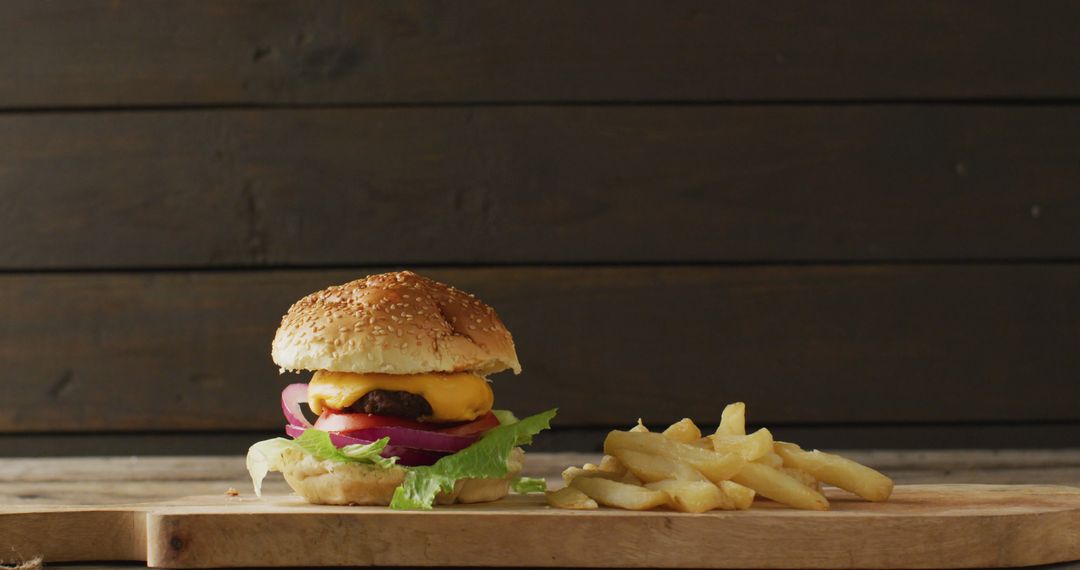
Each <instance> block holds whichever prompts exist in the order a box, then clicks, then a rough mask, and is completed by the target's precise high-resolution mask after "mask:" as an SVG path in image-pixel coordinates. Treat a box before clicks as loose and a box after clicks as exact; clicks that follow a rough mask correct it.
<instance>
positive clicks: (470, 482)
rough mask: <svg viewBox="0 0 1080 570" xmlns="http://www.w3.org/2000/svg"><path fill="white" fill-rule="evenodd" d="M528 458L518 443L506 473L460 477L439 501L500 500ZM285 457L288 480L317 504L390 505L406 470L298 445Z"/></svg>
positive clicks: (439, 496) (447, 502)
mask: <svg viewBox="0 0 1080 570" xmlns="http://www.w3.org/2000/svg"><path fill="white" fill-rule="evenodd" d="M524 458H525V452H524V451H522V449H521V448H520V447H515V448H514V449H513V450H512V451H511V453H510V459H509V460H508V461H507V467H508V468H509V472H508V473H507V474H506V476H505V477H502V478H500V479H464V480H461V481H458V482H457V484H456V485H455V486H454V491H453V493H440V494H439V495H437V496H436V497H435V501H436V503H438V504H440V505H449V504H452V503H484V502H488V501H497V500H499V499H501V498H503V497H505V496H506V495H507V494H508V493H509V492H510V482H511V481H512V480H513V479H514V478H515V477H517V476H518V474H520V473H521V465H522V461H523V460H524ZM281 459H282V466H281V473H282V474H283V475H284V476H285V481H286V482H288V484H289V486H290V487H292V489H293V491H296V493H297V494H298V495H300V496H301V497H303V498H304V500H306V501H307V502H309V503H312V504H316V505H376V506H378V505H381V506H386V505H389V504H390V500H391V499H393V497H394V490H395V489H397V487H398V486H400V485H401V483H402V482H403V481H404V480H405V473H406V470H405V469H403V468H401V467H392V468H390V469H383V468H381V467H376V466H373V465H365V464H361V463H338V462H333V461H319V460H317V459H315V458H314V457H311V456H310V455H308V454H306V453H303V452H300V451H298V450H294V449H290V450H286V451H285V453H284V454H283V455H282V458H281Z"/></svg>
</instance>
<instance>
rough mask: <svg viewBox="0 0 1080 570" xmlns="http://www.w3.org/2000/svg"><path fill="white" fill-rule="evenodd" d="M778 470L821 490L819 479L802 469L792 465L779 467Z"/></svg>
mask: <svg viewBox="0 0 1080 570" xmlns="http://www.w3.org/2000/svg"><path fill="white" fill-rule="evenodd" d="M779 469H780V471H783V472H784V473H787V474H788V475H790V476H791V478H792V479H794V480H796V481H798V482H800V483H802V484H803V485H806V486H807V487H810V488H811V489H813V490H815V491H817V492H819V493H820V492H821V481H818V480H817V479H816V478H815V477H814V476H813V475H811V474H809V473H807V472H806V471H803V470H802V469H796V468H794V467H779Z"/></svg>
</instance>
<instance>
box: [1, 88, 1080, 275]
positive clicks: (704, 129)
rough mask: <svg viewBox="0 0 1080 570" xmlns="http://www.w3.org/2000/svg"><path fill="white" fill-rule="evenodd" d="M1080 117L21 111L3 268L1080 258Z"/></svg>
mask: <svg viewBox="0 0 1080 570" xmlns="http://www.w3.org/2000/svg"><path fill="white" fill-rule="evenodd" d="M1078 155H1080V108H1076V107H1047V108H1029V107H963V108H957V107H909V106H871V107H832V106H796V107H775V106H766V107H753V106H751V107H711V106H701V107H698V106H691V107H633V106H629V107H608V108H597V107H528V108H517V107H514V108H505V107H503V108H410V109H352V110H341V109H336V110H335V109H330V110H303V111H223V112H208V111H200V112H138V113H89V114H78V113H76V114H33V115H25V116H23V115H15V116H0V268H3V269H46V268H47V269H65V268H101V267H109V268H123V267H131V268H144V267H186V268H201V267H219V266H228V267H234V266H267V265H270V266H279V267H280V266H311V265H373V264H394V263H410V264H417V263H428V264H440V263H455V264H457V263H461V264H465V263H553V262H554V263H561V262H574V263H579V262H635V263H641V262H663V263H669V262H676V261H677V262H715V261H761V260H775V261H780V260H852V259H856V260H884V259H899V260H907V259H984V260H985V259H1060V258H1068V259H1077V258H1080V239H1077V233H1076V228H1077V227H1080V193H1078V192H1076V188H1077V187H1078V186H1080V161H1078V160H1077V159H1076V158H1077V156H1078Z"/></svg>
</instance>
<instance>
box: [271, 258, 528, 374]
mask: <svg viewBox="0 0 1080 570" xmlns="http://www.w3.org/2000/svg"><path fill="white" fill-rule="evenodd" d="M271 354H272V356H273V358H274V362H276V363H277V365H278V366H280V367H282V368H283V369H286V370H329V371H332V372H355V373H372V372H381V373H384V374H420V373H424V372H474V373H476V374H480V375H482V376H483V375H487V374H494V373H495V372H501V371H503V370H506V369H508V368H509V369H511V370H513V371H514V373H515V374H517V373H519V372H521V364H519V363H518V359H517V353H516V352H515V350H514V340H513V338H511V336H510V331H508V330H506V327H505V326H504V325H503V324H502V321H501V320H499V316H498V315H497V314H495V309H492V308H491V307H489V306H488V305H485V304H484V303H482V302H481V301H480V300H479V299H477V298H475V297H473V296H472V295H470V294H467V293H463V292H461V291H459V290H457V289H455V288H453V287H450V286H447V285H443V284H442V283H438V282H435V281H432V280H431V279H428V278H426V277H421V276H419V275H417V274H415V273H413V272H411V271H399V272H396V273H382V274H379V275H371V276H368V277H365V278H363V279H357V280H356V281H351V282H349V283H345V284H344V285H338V286H335V287H329V288H327V289H323V290H322V291H317V292H315V293H312V294H310V295H308V296H307V297H304V298H303V299H300V300H299V301H297V302H296V303H295V304H293V306H292V307H290V308H289V312H288V313H287V314H286V315H285V316H284V317H282V319H281V326H280V327H278V330H277V334H276V335H275V336H274V342H273V346H272V351H271Z"/></svg>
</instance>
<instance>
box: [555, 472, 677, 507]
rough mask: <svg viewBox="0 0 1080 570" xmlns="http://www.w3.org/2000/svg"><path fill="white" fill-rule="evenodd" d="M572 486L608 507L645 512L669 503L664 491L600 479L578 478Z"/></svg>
mask: <svg viewBox="0 0 1080 570" xmlns="http://www.w3.org/2000/svg"><path fill="white" fill-rule="evenodd" d="M570 485H571V486H572V487H574V488H576V489H578V490H579V491H581V492H582V493H585V494H586V495H588V496H589V498H591V499H593V500H594V501H596V502H597V503H600V504H601V505H604V506H607V507H618V508H620V509H629V510H632V511H644V510H647V509H652V508H655V507H659V506H660V505H665V504H667V502H668V494H667V493H664V492H663V491H656V490H653V489H646V488H645V487H638V486H637V485H627V484H626V483H619V482H618V481H609V480H607V479H602V478H600V477H577V478H575V479H574V480H573V481H572V482H571V483H570Z"/></svg>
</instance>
